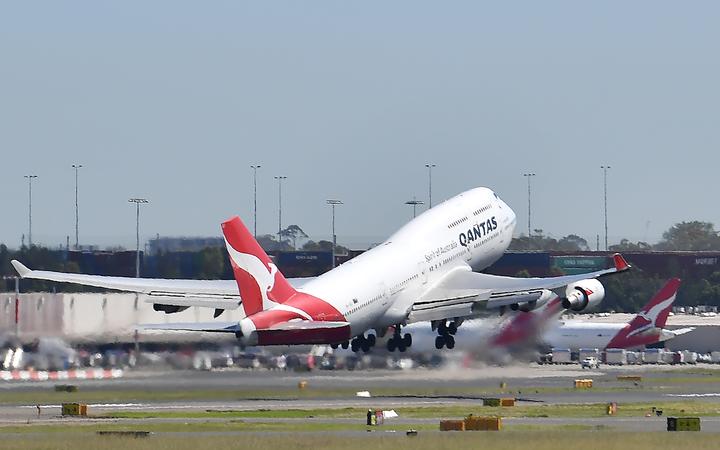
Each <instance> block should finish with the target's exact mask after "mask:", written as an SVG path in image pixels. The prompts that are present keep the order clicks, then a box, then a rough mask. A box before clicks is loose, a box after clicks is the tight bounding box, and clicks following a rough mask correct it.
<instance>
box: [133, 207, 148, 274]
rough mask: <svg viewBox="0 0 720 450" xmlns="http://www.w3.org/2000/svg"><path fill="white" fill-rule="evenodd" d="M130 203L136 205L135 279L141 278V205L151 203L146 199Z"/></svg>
mask: <svg viewBox="0 0 720 450" xmlns="http://www.w3.org/2000/svg"><path fill="white" fill-rule="evenodd" d="M128 202H130V203H135V237H136V247H135V278H140V204H141V203H150V202H148V201H147V199H144V198H131V199H129V200H128Z"/></svg>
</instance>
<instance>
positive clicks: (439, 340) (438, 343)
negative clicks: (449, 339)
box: [435, 336, 445, 350]
mask: <svg viewBox="0 0 720 450" xmlns="http://www.w3.org/2000/svg"><path fill="white" fill-rule="evenodd" d="M443 347H445V338H444V337H443V336H437V337H435V348H436V349H438V350H440V349H441V348H443Z"/></svg>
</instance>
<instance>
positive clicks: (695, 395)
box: [666, 392, 720, 397]
mask: <svg viewBox="0 0 720 450" xmlns="http://www.w3.org/2000/svg"><path fill="white" fill-rule="evenodd" d="M666 395H667V396H668V397H720V392H708V393H705V394H666Z"/></svg>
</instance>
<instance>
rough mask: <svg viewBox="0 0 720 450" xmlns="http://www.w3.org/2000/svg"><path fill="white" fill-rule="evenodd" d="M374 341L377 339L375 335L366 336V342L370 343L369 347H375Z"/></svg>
mask: <svg viewBox="0 0 720 450" xmlns="http://www.w3.org/2000/svg"><path fill="white" fill-rule="evenodd" d="M376 342H377V340H376V339H375V335H374V334H369V335H368V337H367V343H368V344H369V345H370V347H375V343H376Z"/></svg>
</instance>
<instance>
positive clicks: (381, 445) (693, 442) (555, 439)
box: [0, 430, 720, 450]
mask: <svg viewBox="0 0 720 450" xmlns="http://www.w3.org/2000/svg"><path fill="white" fill-rule="evenodd" d="M718 438H720V436H718V435H715V434H709V433H676V434H671V433H629V432H621V433H608V432H605V431H590V432H588V431H573V430H561V431H558V430H545V431H537V430H532V431H530V430H517V431H502V432H465V433H456V432H448V433H439V432H424V431H420V432H419V433H418V435H417V436H415V437H408V436H405V434H404V433H394V434H387V433H384V434H383V433H379V432H375V433H367V435H348V436H337V435H325V434H308V435H301V436H298V435H297V434H292V435H269V436H266V435H253V434H248V435H241V436H222V435H220V436H218V435H202V436H192V435H190V436H189V435H184V434H178V435H153V436H150V437H147V438H124V437H103V436H96V435H94V434H91V435H87V434H82V435H60V436H58V435H52V436H43V435H38V436H16V435H7V434H4V435H3V438H2V440H0V448H2V449H24V450H45V449H56V450H66V449H67V450H76V449H79V448H82V449H107V450H115V449H121V450H134V449H138V450H144V449H147V450H165V449H171V450H185V449H188V450H190V449H192V450H196V449H199V448H204V449H208V448H233V449H235V448H238V449H245V448H248V449H250V448H252V449H271V448H281V449H283V450H323V449H343V450H356V449H357V450H367V449H373V450H404V449H412V450H426V449H427V450H438V449H439V450H443V449H448V450H459V449H475V448H491V449H493V450H521V449H522V450H525V449H528V448H531V449H533V450H563V449H578V448H580V449H583V450H627V449H632V450H658V449H662V450H675V449H682V450H686V449H689V448H691V449H693V450H706V449H707V450H709V449H716V448H717V442H718Z"/></svg>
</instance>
